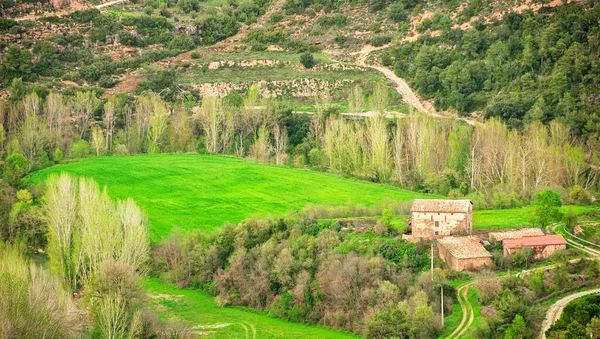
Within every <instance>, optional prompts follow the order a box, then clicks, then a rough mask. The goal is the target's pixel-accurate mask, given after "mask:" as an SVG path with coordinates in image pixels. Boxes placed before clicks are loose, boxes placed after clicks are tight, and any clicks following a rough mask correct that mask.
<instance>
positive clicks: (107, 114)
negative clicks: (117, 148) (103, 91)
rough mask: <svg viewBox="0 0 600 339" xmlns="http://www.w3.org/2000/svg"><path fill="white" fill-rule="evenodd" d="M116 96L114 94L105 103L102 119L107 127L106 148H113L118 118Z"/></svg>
mask: <svg viewBox="0 0 600 339" xmlns="http://www.w3.org/2000/svg"><path fill="white" fill-rule="evenodd" d="M116 101H117V99H116V97H114V96H112V97H109V98H108V100H106V103H105V104H104V116H103V119H102V121H103V122H104V128H105V129H106V149H107V150H112V148H113V133H114V128H115V120H116V106H117V103H116Z"/></svg>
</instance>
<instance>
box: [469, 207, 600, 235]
mask: <svg viewBox="0 0 600 339" xmlns="http://www.w3.org/2000/svg"><path fill="white" fill-rule="evenodd" d="M568 210H571V211H572V212H573V213H574V214H575V215H585V214H594V213H597V212H598V208H597V207H595V206H563V207H562V208H561V212H562V213H563V214H564V213H566V212H567V211H568ZM534 219H535V207H534V206H525V207H521V208H513V209H504V210H480V211H474V212H473V228H474V229H476V230H495V229H502V228H515V227H525V226H532V225H533V221H534Z"/></svg>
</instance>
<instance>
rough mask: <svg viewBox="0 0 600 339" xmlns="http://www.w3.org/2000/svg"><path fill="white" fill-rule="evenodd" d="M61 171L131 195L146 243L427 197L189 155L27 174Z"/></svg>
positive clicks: (92, 161) (94, 162)
mask: <svg viewBox="0 0 600 339" xmlns="http://www.w3.org/2000/svg"><path fill="white" fill-rule="evenodd" d="M61 172H67V173H71V174H75V175H78V176H86V177H92V178H94V179H95V180H96V181H97V182H98V183H99V184H100V185H106V187H107V190H108V193H109V195H110V196H111V197H113V198H117V199H125V198H129V197H131V198H133V199H134V200H135V201H136V202H137V203H138V205H139V206H140V207H142V208H143V209H144V210H145V211H146V212H147V213H148V218H149V220H150V222H151V225H152V226H151V233H150V234H151V238H152V241H153V242H157V241H159V240H160V239H162V238H164V237H166V236H168V235H169V234H170V233H171V231H172V230H173V228H175V227H177V228H179V229H180V230H181V231H182V232H184V233H185V232H188V231H191V230H195V229H200V230H203V231H206V232H208V233H210V232H211V231H212V230H214V229H215V228H216V227H219V226H221V225H223V224H225V223H227V222H230V223H236V222H240V221H242V220H244V219H245V218H247V217H249V216H251V215H257V214H259V215H263V216H266V215H267V214H273V215H282V214H284V213H285V212H287V211H290V210H299V209H301V208H303V207H305V206H306V205H307V204H328V205H336V206H340V205H346V204H348V203H353V204H363V205H366V206H371V205H374V204H378V203H382V202H383V201H384V200H385V199H390V200H394V201H406V202H408V201H410V200H412V199H414V198H416V197H427V196H428V195H426V194H419V193H415V192H411V191H406V190H402V189H398V188H394V187H391V186H385V185H379V184H374V183H366V182H362V181H358V180H353V179H345V178H340V177H338V176H335V175H333V174H328V173H320V172H313V171H307V170H302V169H295V168H286V167H278V166H271V165H262V164H257V163H254V162H250V161H246V160H243V159H238V158H233V157H216V156H209V155H192V154H161V155H142V156H130V157H101V158H88V159H82V160H78V161H75V162H72V163H67V164H62V165H58V166H54V167H50V168H47V169H45V170H42V171H40V172H36V173H34V174H33V175H32V176H30V177H29V178H28V180H30V181H31V182H34V183H37V182H42V181H43V180H44V179H46V178H47V177H48V176H50V175H51V174H58V173H61ZM430 197H433V196H430Z"/></svg>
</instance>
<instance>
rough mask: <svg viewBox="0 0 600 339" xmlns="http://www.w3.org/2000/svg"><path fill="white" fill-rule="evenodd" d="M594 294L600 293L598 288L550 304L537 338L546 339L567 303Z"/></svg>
mask: <svg viewBox="0 0 600 339" xmlns="http://www.w3.org/2000/svg"><path fill="white" fill-rule="evenodd" d="M596 293H600V288H595V289H593V290H588V291H583V292H579V293H574V294H571V295H568V296H566V297H564V298H562V299H560V300H559V301H557V302H555V303H554V304H552V306H550V309H548V312H546V318H545V319H544V322H543V323H542V331H541V333H540V335H539V338H540V339H546V331H547V330H548V329H549V328H550V326H552V324H553V323H554V322H555V321H557V320H558V319H560V316H561V315H562V312H563V310H564V308H565V306H567V304H568V303H569V302H571V301H573V300H575V299H578V298H581V297H584V296H586V295H590V294H596Z"/></svg>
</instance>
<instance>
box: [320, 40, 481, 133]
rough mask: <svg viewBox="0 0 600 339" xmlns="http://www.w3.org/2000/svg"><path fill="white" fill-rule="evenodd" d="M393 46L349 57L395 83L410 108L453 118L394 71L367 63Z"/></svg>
mask: <svg viewBox="0 0 600 339" xmlns="http://www.w3.org/2000/svg"><path fill="white" fill-rule="evenodd" d="M391 45H392V44H391V43H389V44H385V45H382V46H378V47H375V46H371V45H365V46H364V47H363V48H362V49H361V50H360V51H358V52H352V53H349V54H348V55H352V56H356V65H358V66H362V67H368V68H372V69H374V70H376V71H378V72H380V73H381V74H383V75H384V76H385V77H386V78H388V80H390V81H391V82H393V83H394V85H396V87H395V90H396V91H397V92H398V93H400V95H402V100H404V102H405V103H406V104H408V105H409V106H411V107H413V108H415V109H416V110H418V111H419V112H423V113H425V114H427V115H430V116H432V117H436V118H451V117H450V116H446V115H441V114H439V113H437V112H436V111H435V109H434V108H433V107H432V106H431V105H428V104H426V103H425V102H424V101H422V100H421V98H419V96H418V95H417V94H416V93H415V92H414V91H413V90H412V88H410V86H409V85H408V83H407V82H406V80H404V79H402V78H400V77H399V76H397V75H396V73H394V71H392V70H391V69H389V68H387V67H385V66H382V65H373V64H369V63H367V58H368V57H369V54H371V53H372V52H375V51H379V50H382V49H385V48H388V47H390V46H391ZM332 56H333V55H332ZM452 118H455V119H457V120H462V121H464V122H466V123H468V124H469V125H475V120H473V119H469V118H459V117H452Z"/></svg>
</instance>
